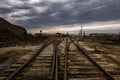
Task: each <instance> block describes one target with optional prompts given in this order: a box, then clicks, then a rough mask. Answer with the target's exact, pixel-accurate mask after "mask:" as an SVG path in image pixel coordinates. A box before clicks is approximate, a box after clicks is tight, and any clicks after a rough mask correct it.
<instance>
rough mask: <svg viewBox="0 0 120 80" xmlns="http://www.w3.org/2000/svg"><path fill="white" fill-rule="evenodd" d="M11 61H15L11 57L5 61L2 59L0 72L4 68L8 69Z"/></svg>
mask: <svg viewBox="0 0 120 80" xmlns="http://www.w3.org/2000/svg"><path fill="white" fill-rule="evenodd" d="M13 62H15V60H14V59H13V58H9V59H7V60H6V61H4V62H3V63H1V64H0V73H2V72H3V71H5V70H6V69H8V68H9V67H10V65H11V64H12V63H13Z"/></svg>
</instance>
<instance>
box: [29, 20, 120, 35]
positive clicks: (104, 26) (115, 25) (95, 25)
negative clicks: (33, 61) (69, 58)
mask: <svg viewBox="0 0 120 80" xmlns="http://www.w3.org/2000/svg"><path fill="white" fill-rule="evenodd" d="M81 26H83V29H84V30H85V31H91V30H92V31H93V30H118V31H120V21H119V20H118V21H108V22H92V23H87V24H74V25H63V26H53V27H50V28H49V27H48V28H45V29H42V28H33V29H28V32H29V33H33V34H34V33H39V30H41V29H42V30H43V32H44V33H56V32H62V33H66V32H74V33H76V32H77V33H78V31H79V30H80V29H81Z"/></svg>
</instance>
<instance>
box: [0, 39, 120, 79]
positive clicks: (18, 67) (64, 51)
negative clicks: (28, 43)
mask: <svg viewBox="0 0 120 80" xmlns="http://www.w3.org/2000/svg"><path fill="white" fill-rule="evenodd" d="M61 44H62V45H63V46H62V47H61V48H60V45H61ZM93 57H94V56H92V55H91V54H88V53H87V52H85V51H84V50H83V49H82V48H80V47H79V45H78V44H77V43H75V42H74V40H69V39H66V41H65V40H64V41H62V40H60V39H59V40H54V41H51V42H50V41H47V42H46V43H45V44H43V46H42V47H41V48H40V49H39V50H38V51H36V52H35V53H34V54H31V58H29V59H28V60H27V61H24V60H23V61H18V62H17V63H15V64H12V65H11V66H10V68H9V69H8V70H6V71H5V72H4V74H3V75H2V76H1V77H0V80H117V79H115V78H114V77H113V76H112V75H111V74H110V73H109V72H106V70H104V68H102V67H101V66H100V65H99V64H98V63H96V59H95V58H94V59H93ZM118 80H119V79H118Z"/></svg>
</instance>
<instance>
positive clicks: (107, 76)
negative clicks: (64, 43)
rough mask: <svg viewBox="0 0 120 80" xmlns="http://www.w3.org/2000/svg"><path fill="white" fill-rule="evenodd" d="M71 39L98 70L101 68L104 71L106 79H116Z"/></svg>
mask: <svg viewBox="0 0 120 80" xmlns="http://www.w3.org/2000/svg"><path fill="white" fill-rule="evenodd" d="M70 40H71V39H70ZM71 41H72V42H73V44H74V45H75V46H76V47H77V49H78V50H79V51H81V52H82V53H83V54H84V55H85V56H86V57H87V58H88V59H89V61H91V62H92V63H93V64H94V65H95V66H96V67H98V69H99V70H101V71H102V72H103V73H104V75H105V77H106V78H107V79H108V80H116V79H114V78H113V77H112V76H111V75H110V74H109V73H108V72H106V71H105V70H104V69H103V68H102V67H101V66H100V65H98V64H97V63H96V62H95V61H94V60H93V59H92V58H91V57H89V56H88V54H87V52H86V51H85V50H84V49H83V48H80V47H79V45H77V44H76V43H75V42H74V41H73V40H71Z"/></svg>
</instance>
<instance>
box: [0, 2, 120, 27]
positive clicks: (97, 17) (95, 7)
mask: <svg viewBox="0 0 120 80" xmlns="http://www.w3.org/2000/svg"><path fill="white" fill-rule="evenodd" d="M13 1H16V0H13ZM33 1H34V0H33ZM0 2H2V3H0V4H2V5H6V6H9V7H0V15H1V16H2V17H3V18H5V19H8V20H10V21H11V22H12V21H13V22H15V23H16V24H18V25H21V26H24V27H26V28H36V27H41V28H42V27H43V26H42V25H46V26H44V27H49V26H53V25H70V24H78V23H89V22H94V21H110V20H119V19H120V5H119V4H120V1H119V0H65V1H63V0H61V1H60V0H58V1H57V0H53V1H51V0H41V1H40V2H38V3H33V4H32V3H30V2H29V0H18V2H17V1H16V3H12V2H11V3H10V2H9V1H8V0H1V1H0ZM16 4H17V5H16ZM18 4H20V5H18ZM20 10H26V11H28V10H29V12H27V13H26V12H23V14H21V13H19V14H13V13H15V12H17V11H18V12H19V11H20ZM10 14H11V15H10ZM6 15H7V17H6Z"/></svg>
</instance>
